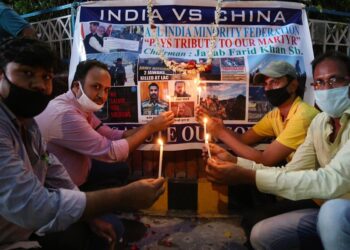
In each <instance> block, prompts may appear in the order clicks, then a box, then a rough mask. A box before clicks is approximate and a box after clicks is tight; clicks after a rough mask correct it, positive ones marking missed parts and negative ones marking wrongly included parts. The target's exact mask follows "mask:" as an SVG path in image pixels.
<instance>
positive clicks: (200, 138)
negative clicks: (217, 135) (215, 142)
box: [196, 126, 204, 141]
mask: <svg viewBox="0 0 350 250" xmlns="http://www.w3.org/2000/svg"><path fill="white" fill-rule="evenodd" d="M196 140H197V141H204V133H203V131H201V130H200V127H199V126H196Z"/></svg>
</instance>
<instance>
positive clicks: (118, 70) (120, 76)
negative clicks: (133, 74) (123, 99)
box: [109, 57, 127, 86]
mask: <svg viewBox="0 0 350 250" xmlns="http://www.w3.org/2000/svg"><path fill="white" fill-rule="evenodd" d="M109 73H110V74H111V77H112V86H124V85H125V82H126V81H127V79H126V73H125V67H124V66H123V59H122V58H120V57H119V58H117V60H115V61H114V62H113V66H112V67H110V69H109Z"/></svg>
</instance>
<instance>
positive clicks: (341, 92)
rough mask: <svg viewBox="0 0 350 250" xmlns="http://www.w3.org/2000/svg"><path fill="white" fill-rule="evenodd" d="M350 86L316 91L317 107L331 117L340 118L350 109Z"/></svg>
mask: <svg viewBox="0 0 350 250" xmlns="http://www.w3.org/2000/svg"><path fill="white" fill-rule="evenodd" d="M348 93H349V86H346V87H341V88H334V89H325V90H315V99H316V103H317V106H319V107H320V109H321V110H322V111H324V112H326V113H327V114H328V115H329V116H331V117H333V118H339V117H341V115H342V114H343V113H344V111H345V110H346V109H347V108H349V107H350V99H349V96H348Z"/></svg>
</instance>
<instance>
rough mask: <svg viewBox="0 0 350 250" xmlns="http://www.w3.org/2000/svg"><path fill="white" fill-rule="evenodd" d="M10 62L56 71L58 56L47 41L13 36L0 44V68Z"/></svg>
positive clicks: (3, 67)
mask: <svg viewBox="0 0 350 250" xmlns="http://www.w3.org/2000/svg"><path fill="white" fill-rule="evenodd" d="M10 62H15V63H19V64H23V65H28V66H31V67H41V68H44V69H45V70H50V71H51V70H53V71H54V72H55V71H57V69H58V66H59V58H58V57H57V55H56V53H55V52H54V51H53V50H52V49H51V48H50V46H49V44H48V43H45V42H43V41H40V40H37V39H33V38H14V39H9V40H6V41H4V42H3V43H1V44H0V68H1V69H5V68H6V65H7V64H8V63H10Z"/></svg>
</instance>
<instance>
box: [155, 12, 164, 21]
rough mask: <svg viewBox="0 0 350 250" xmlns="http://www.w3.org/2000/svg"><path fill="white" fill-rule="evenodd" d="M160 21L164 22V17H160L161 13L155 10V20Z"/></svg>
mask: <svg viewBox="0 0 350 250" xmlns="http://www.w3.org/2000/svg"><path fill="white" fill-rule="evenodd" d="M157 18H158V19H159V21H163V18H162V16H161V15H160V13H159V11H158V10H154V11H153V19H157Z"/></svg>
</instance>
